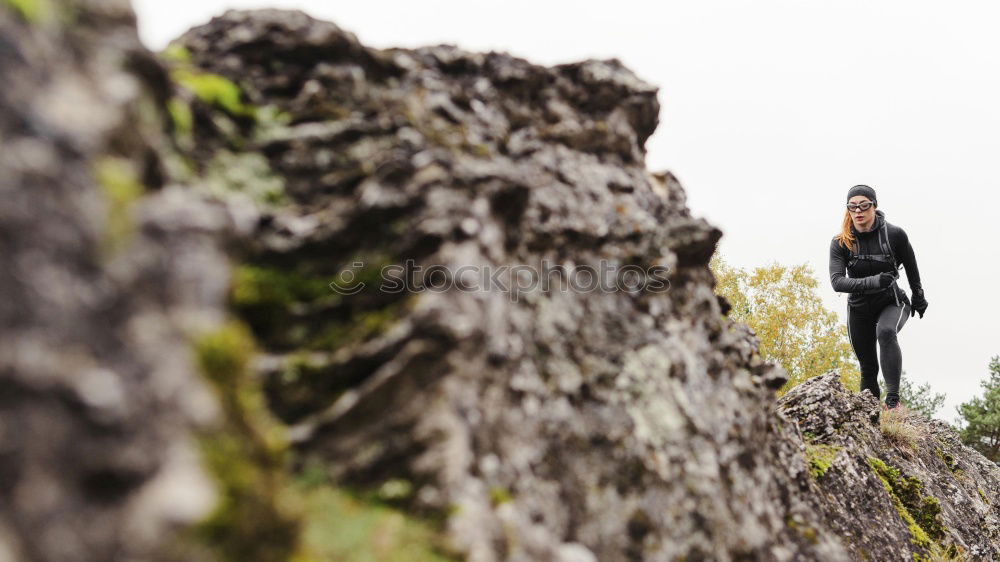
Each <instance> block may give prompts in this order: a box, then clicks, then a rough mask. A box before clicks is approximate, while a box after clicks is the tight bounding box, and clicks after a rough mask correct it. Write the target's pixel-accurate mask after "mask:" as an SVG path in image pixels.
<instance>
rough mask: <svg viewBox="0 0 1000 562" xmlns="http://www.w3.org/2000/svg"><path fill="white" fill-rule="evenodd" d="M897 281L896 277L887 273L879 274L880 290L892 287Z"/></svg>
mask: <svg viewBox="0 0 1000 562" xmlns="http://www.w3.org/2000/svg"><path fill="white" fill-rule="evenodd" d="M895 280H896V277H895V276H894V275H893V274H891V273H886V272H884V271H883V272H882V273H879V274H878V287H879V289H885V288H886V287H888V286H889V285H892V282H893V281H895Z"/></svg>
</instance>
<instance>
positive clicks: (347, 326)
mask: <svg viewBox="0 0 1000 562" xmlns="http://www.w3.org/2000/svg"><path fill="white" fill-rule="evenodd" d="M415 297H416V295H414V294H410V295H407V296H406V297H404V298H403V299H401V300H399V301H396V302H394V303H392V304H389V305H387V306H384V307H382V308H378V309H374V310H361V311H358V312H355V313H354V314H352V315H351V317H350V318H348V319H346V320H342V321H335V322H331V323H330V324H328V325H327V326H326V328H325V329H324V330H323V331H322V332H321V333H320V334H319V335H318V336H317V337H315V338H313V339H312V340H311V341H310V342H309V343H308V344H307V345H308V347H309V348H310V349H316V350H324V351H331V350H334V349H338V348H340V347H343V346H346V345H349V344H352V343H355V342H359V341H364V340H367V339H371V338H373V337H376V336H379V335H382V334H384V333H386V332H387V331H388V330H389V328H390V327H392V326H393V325H394V324H396V322H398V321H399V319H400V318H402V317H403V316H404V315H405V313H406V311H408V310H410V309H411V308H412V306H413V303H414V302H416V298H415Z"/></svg>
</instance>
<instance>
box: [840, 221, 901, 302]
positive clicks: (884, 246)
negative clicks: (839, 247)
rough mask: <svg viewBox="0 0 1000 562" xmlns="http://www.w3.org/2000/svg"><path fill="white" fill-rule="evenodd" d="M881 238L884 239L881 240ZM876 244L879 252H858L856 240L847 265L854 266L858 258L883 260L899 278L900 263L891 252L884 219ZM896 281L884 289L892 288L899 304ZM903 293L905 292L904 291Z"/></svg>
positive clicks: (887, 226)
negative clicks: (890, 265)
mask: <svg viewBox="0 0 1000 562" xmlns="http://www.w3.org/2000/svg"><path fill="white" fill-rule="evenodd" d="M883 238H884V239H885V240H883ZM878 245H879V248H880V249H881V250H882V253H881V254H859V253H858V252H859V251H860V250H861V243H860V242H858V243H856V244H855V245H854V249H853V250H851V259H850V260H849V261H848V267H852V266H854V265H855V264H856V263H857V262H858V260H871V261H883V262H886V263H889V264H892V275H893V277H895V278H896V281H898V280H899V267H900V266H901V265H902V264H901V263H899V262H897V261H896V256H895V255H894V254H893V253H892V244H890V243H889V223H888V222H886V221H885V220H883V221H882V228H880V229H879V233H878ZM896 281H893V282H892V285H889V287H886V289H892V292H893V296H894V297H895V299H896V304H897V305H898V304H899V294H898V293H897V292H896V289H895V287H894V286H895V285H896ZM886 289H869V290H867V291H862V292H863V293H864V294H872V293H880V292H882V291H885V290H886ZM904 295H905V293H904Z"/></svg>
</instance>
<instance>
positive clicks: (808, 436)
mask: <svg viewBox="0 0 1000 562" xmlns="http://www.w3.org/2000/svg"><path fill="white" fill-rule="evenodd" d="M802 437H804V438H805V439H806V441H814V440H815V439H816V434H815V433H813V432H811V431H803V432H802Z"/></svg>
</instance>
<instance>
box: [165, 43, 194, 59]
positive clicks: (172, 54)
mask: <svg viewBox="0 0 1000 562" xmlns="http://www.w3.org/2000/svg"><path fill="white" fill-rule="evenodd" d="M160 56H161V57H163V59H164V60H166V61H167V62H173V63H189V62H191V51H189V50H188V48H187V47H185V46H184V45H182V44H180V43H178V42H176V41H175V42H172V43H170V44H169V45H167V47H166V48H165V49H163V50H162V51H160Z"/></svg>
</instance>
